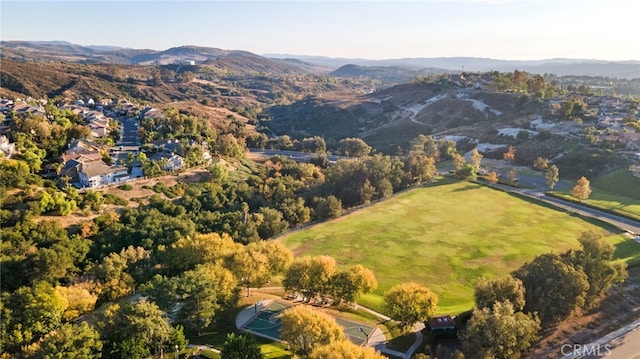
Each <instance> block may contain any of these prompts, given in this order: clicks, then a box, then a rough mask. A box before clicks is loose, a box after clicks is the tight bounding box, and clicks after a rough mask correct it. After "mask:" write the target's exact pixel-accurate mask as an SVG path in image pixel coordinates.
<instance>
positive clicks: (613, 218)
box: [488, 184, 640, 234]
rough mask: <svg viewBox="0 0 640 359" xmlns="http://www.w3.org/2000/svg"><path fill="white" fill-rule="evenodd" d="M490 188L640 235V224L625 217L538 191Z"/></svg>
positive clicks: (499, 185)
mask: <svg viewBox="0 0 640 359" xmlns="http://www.w3.org/2000/svg"><path fill="white" fill-rule="evenodd" d="M488 185H489V186H493V187H496V188H500V189H502V190H504V191H506V192H514V193H519V194H521V195H525V196H527V197H530V198H535V199H537V200H540V201H543V202H546V203H549V204H551V205H553V206H556V207H559V208H562V209H565V210H567V211H571V212H575V213H577V214H580V215H583V216H586V217H590V218H595V219H598V220H600V221H603V222H607V223H609V224H612V225H614V226H616V227H618V228H620V229H621V230H626V231H628V232H630V233H632V234H640V222H639V221H634V220H632V219H628V218H625V217H621V216H617V215H615V214H611V213H608V212H604V211H601V210H598V209H594V208H589V207H586V206H583V205H580V204H577V203H573V202H569V201H564V200H562V199H559V198H555V197H549V196H547V195H545V194H544V192H542V191H540V190H537V189H526V188H516V187H511V186H507V185H502V184H488Z"/></svg>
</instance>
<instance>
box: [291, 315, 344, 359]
mask: <svg viewBox="0 0 640 359" xmlns="http://www.w3.org/2000/svg"><path fill="white" fill-rule="evenodd" d="M281 320H282V326H281V328H280V337H281V338H282V339H283V340H285V341H286V342H287V343H289V348H290V349H291V351H293V352H294V353H295V354H297V355H300V356H301V357H307V356H308V355H309V354H310V353H311V352H312V351H313V350H314V349H315V348H317V347H319V346H323V345H327V344H331V343H333V342H336V341H340V340H343V339H344V334H343V332H342V328H341V327H340V326H339V325H338V323H336V321H335V319H333V318H332V317H330V316H329V315H327V314H325V313H322V312H319V311H317V310H315V309H314V308H313V307H310V306H307V305H297V306H295V307H293V308H290V309H287V310H285V311H284V312H283V313H282V317H281Z"/></svg>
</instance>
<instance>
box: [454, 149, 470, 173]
mask: <svg viewBox="0 0 640 359" xmlns="http://www.w3.org/2000/svg"><path fill="white" fill-rule="evenodd" d="M451 159H452V160H453V167H455V169H456V170H460V169H462V167H464V165H465V164H466V163H467V162H466V161H465V160H464V156H463V155H461V154H459V153H458V152H455V151H452V152H451Z"/></svg>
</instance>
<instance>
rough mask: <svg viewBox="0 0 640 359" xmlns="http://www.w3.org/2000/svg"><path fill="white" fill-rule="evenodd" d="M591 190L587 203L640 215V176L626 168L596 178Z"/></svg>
mask: <svg viewBox="0 0 640 359" xmlns="http://www.w3.org/2000/svg"><path fill="white" fill-rule="evenodd" d="M591 190H592V191H593V192H591V195H590V196H589V199H588V200H587V203H590V204H593V205H595V206H598V207H602V208H607V209H611V210H616V211H620V212H622V213H628V214H631V215H635V216H640V178H638V177H634V176H633V175H631V173H630V172H629V171H628V170H627V169H626V168H624V169H620V170H617V171H615V172H611V173H608V174H606V175H604V176H601V177H598V178H596V179H594V180H593V181H592V182H591Z"/></svg>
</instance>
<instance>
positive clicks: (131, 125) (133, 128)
mask: <svg viewBox="0 0 640 359" xmlns="http://www.w3.org/2000/svg"><path fill="white" fill-rule="evenodd" d="M116 120H118V121H119V122H120V123H121V124H122V126H121V130H120V141H118V145H121V146H139V145H140V143H139V142H138V120H136V119H133V118H129V117H117V118H116Z"/></svg>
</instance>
